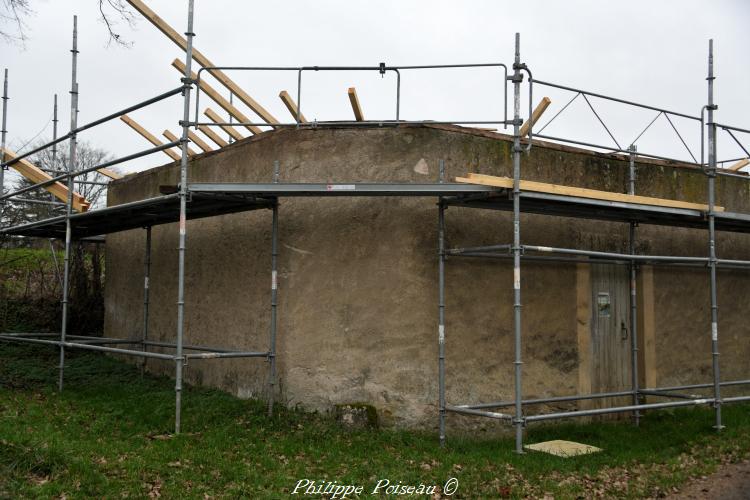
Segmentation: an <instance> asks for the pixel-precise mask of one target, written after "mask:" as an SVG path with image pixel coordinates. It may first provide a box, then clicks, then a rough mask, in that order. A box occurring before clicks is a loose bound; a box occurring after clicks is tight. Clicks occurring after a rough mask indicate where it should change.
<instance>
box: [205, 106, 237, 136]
mask: <svg viewBox="0 0 750 500" xmlns="http://www.w3.org/2000/svg"><path fill="white" fill-rule="evenodd" d="M203 114H204V115H206V116H207V117H208V118H209V119H210V120H211V121H212V122H214V123H226V120H225V119H224V118H222V117H221V116H219V113H217V112H216V111H214V110H213V109H211V108H206V109H205V111H203ZM220 127H221V129H222V130H223V131H224V132H226V133H227V134H229V135H231V136H232V138H234V140H235V141H241V140H242V139H244V137H242V134H240V133H239V132H237V129H235V128H234V127H231V126H229V125H220Z"/></svg>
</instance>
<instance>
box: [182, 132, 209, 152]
mask: <svg viewBox="0 0 750 500" xmlns="http://www.w3.org/2000/svg"><path fill="white" fill-rule="evenodd" d="M188 137H189V138H190V140H191V141H193V143H194V144H195V145H196V146H198V147H199V148H201V149H202V150H203V152H204V153H210V152H211V151H213V149H212V148H211V146H209V145H208V143H207V142H206V141H204V140H203V139H201V138H200V136H199V135H198V134H196V133H195V132H193V131H192V130H188Z"/></svg>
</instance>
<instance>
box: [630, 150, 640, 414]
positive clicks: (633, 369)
mask: <svg viewBox="0 0 750 500" xmlns="http://www.w3.org/2000/svg"><path fill="white" fill-rule="evenodd" d="M628 149H629V151H630V169H629V176H628V194H635V178H636V173H635V154H636V151H637V148H636V146H635V144H631V145H630V148H628ZM635 228H636V223H635V222H632V221H631V222H630V238H629V246H630V255H635ZM637 274H638V264H637V263H636V261H635V260H631V261H630V380H631V386H632V390H633V406H636V405H638V403H639V399H638V391H639V388H638V302H637V298H638V297H637V285H636V277H637ZM640 422H641V412H640V411H638V410H636V411H634V412H633V423H634V424H635V425H636V426H638V425H640Z"/></svg>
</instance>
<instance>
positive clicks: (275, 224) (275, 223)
mask: <svg viewBox="0 0 750 500" xmlns="http://www.w3.org/2000/svg"><path fill="white" fill-rule="evenodd" d="M273 182H275V183H278V182H279V160H276V161H274V162H273ZM272 211H273V215H272V221H271V325H270V339H269V346H268V416H269V417H271V416H273V402H274V391H275V390H276V306H277V299H278V290H279V276H278V270H277V265H278V255H279V200H278V198H277V199H276V201H275V202H274V204H273V208H272Z"/></svg>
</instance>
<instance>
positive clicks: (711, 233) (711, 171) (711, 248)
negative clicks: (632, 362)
mask: <svg viewBox="0 0 750 500" xmlns="http://www.w3.org/2000/svg"><path fill="white" fill-rule="evenodd" d="M707 80H708V107H707V109H708V123H707V125H708V267H709V271H710V274H711V361H712V365H713V376H714V409H715V410H716V426H715V427H716V430H717V432H718V431H721V429H722V427H723V426H722V425H721V392H720V383H721V374H720V372H719V306H718V304H717V298H716V228H715V225H714V222H715V221H714V216H715V204H716V124H715V123H714V110H716V109H718V106H716V105H715V104H714V41H713V40H709V41H708V78H707Z"/></svg>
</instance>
